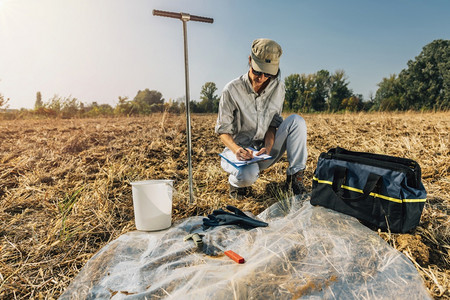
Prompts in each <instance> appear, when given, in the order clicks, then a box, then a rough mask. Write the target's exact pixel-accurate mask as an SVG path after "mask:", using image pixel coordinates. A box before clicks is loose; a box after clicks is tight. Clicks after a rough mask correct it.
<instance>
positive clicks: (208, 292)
mask: <svg viewBox="0 0 450 300" xmlns="http://www.w3.org/2000/svg"><path fill="white" fill-rule="evenodd" d="M258 218H259V219H261V220H263V221H266V222H268V223H269V227H265V228H256V229H252V230H244V229H240V228H239V227H236V226H219V227H216V228H213V229H208V230H206V231H205V232H204V234H205V236H204V238H203V241H204V243H205V245H204V248H203V250H204V251H205V252H207V253H208V254H214V255H215V256H214V255H206V254H205V253H204V252H201V251H197V248H196V247H195V245H194V243H193V242H192V241H186V242H185V241H183V238H184V236H186V235H187V234H188V233H192V232H196V231H199V232H202V228H201V224H202V219H203V218H202V217H192V218H188V219H186V220H184V221H182V222H179V223H178V224H174V225H173V226H172V227H171V228H170V229H169V230H167V231H165V232H163V233H150V232H139V231H134V232H130V233H127V234H124V235H122V236H120V237H119V238H118V239H116V240H114V241H112V242H111V243H109V244H108V245H106V246H105V247H104V248H103V249H101V250H100V251H99V252H98V253H97V254H96V255H95V256H93V257H92V258H91V259H90V260H89V261H88V262H87V263H86V265H85V266H84V267H83V269H82V270H81V271H80V273H79V274H78V276H77V277H76V278H75V279H74V280H73V282H72V283H71V284H70V285H69V287H68V288H67V290H66V291H65V293H64V294H63V295H62V296H61V297H60V299H99V298H100V299H160V298H167V299H298V298H301V299H404V298H405V297H407V298H408V299H409V300H412V299H431V297H430V296H429V294H428V292H427V290H426V289H425V287H424V285H423V282H422V279H421V277H420V276H419V274H418V272H417V270H416V269H415V267H414V266H413V264H412V263H411V262H410V261H409V260H408V259H407V258H406V257H405V256H404V255H403V254H401V253H400V252H398V251H397V250H395V249H394V248H392V247H391V246H389V245H388V244H387V243H386V242H385V241H384V240H383V239H381V238H380V237H379V236H378V235H377V234H376V233H375V232H373V231H371V230H370V229H368V228H367V227H365V226H364V225H362V224H360V223H359V222H358V221H357V220H356V219H354V218H353V217H350V216H346V215H343V214H340V213H337V212H334V211H332V210H329V209H326V208H322V207H313V206H311V205H310V203H309V195H307V196H303V197H297V198H291V199H286V200H284V201H281V202H278V203H276V204H274V205H272V206H271V207H269V208H268V209H266V210H265V211H264V212H263V213H261V214H260V215H258ZM213 243H217V244H219V245H220V246H222V247H224V248H225V249H226V250H230V249H231V250H233V251H234V252H236V253H238V254H240V255H241V256H243V257H244V258H245V263H244V264H237V263H236V262H234V261H233V260H231V259H230V258H228V257H227V256H224V255H222V254H221V253H218V252H217V250H218V249H217V247H215V246H214V245H213Z"/></svg>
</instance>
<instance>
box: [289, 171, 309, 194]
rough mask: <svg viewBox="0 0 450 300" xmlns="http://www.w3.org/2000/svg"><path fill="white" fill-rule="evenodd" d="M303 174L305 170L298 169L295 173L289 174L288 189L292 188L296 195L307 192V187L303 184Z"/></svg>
mask: <svg viewBox="0 0 450 300" xmlns="http://www.w3.org/2000/svg"><path fill="white" fill-rule="evenodd" d="M303 174H304V171H303V170H301V171H298V172H297V173H295V174H294V175H287V178H286V189H287V190H292V192H293V193H294V195H299V194H303V193H306V188H305V186H304V185H303Z"/></svg>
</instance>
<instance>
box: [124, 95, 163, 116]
mask: <svg viewBox="0 0 450 300" xmlns="http://www.w3.org/2000/svg"><path fill="white" fill-rule="evenodd" d="M163 104H164V99H163V97H162V94H161V93H160V92H158V91H155V90H151V91H150V90H149V89H145V90H143V91H138V93H137V95H136V97H134V99H133V101H132V103H131V106H132V111H133V113H140V114H141V113H142V114H149V113H152V112H162V111H163V109H164V106H163Z"/></svg>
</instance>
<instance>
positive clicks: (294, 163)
mask: <svg viewBox="0 0 450 300" xmlns="http://www.w3.org/2000/svg"><path fill="white" fill-rule="evenodd" d="M281 54H282V50H281V46H280V45H279V44H278V43H276V42H275V41H273V40H270V39H257V40H255V41H253V43H252V48H251V53H250V56H249V58H248V59H249V70H248V72H247V73H245V74H244V75H242V76H240V77H239V78H236V79H234V80H232V81H231V82H229V83H228V84H227V85H226V86H225V88H224V89H223V92H222V95H221V98H220V104H219V113H218V118H217V124H216V127H215V131H216V133H217V134H218V135H219V137H220V140H221V141H222V142H223V144H224V145H225V149H224V152H227V151H231V152H232V153H233V154H234V155H236V158H237V159H238V160H249V159H251V158H252V157H253V154H252V152H251V151H249V150H248V149H247V148H248V147H252V148H255V149H257V150H258V152H257V153H256V155H261V154H263V153H265V154H269V155H271V156H272V159H269V160H264V161H260V162H258V163H254V164H250V165H247V166H243V167H239V168H236V167H234V166H233V165H232V164H230V163H229V162H227V161H226V160H225V159H223V158H222V161H221V166H222V168H223V169H224V170H225V171H226V172H227V173H229V174H230V175H229V179H228V181H229V183H230V196H231V197H232V198H236V199H243V198H245V197H248V196H250V195H251V188H250V187H251V185H252V184H253V183H255V181H256V179H257V178H258V176H259V172H260V171H261V170H264V169H267V168H268V167H270V166H271V165H273V164H274V163H276V162H277V161H279V160H280V158H281V157H282V155H283V154H284V152H285V151H286V152H287V159H288V161H289V167H288V169H287V171H286V173H287V177H286V187H287V188H288V189H291V190H292V192H293V193H294V194H296V195H297V194H300V193H303V192H305V188H304V185H303V172H304V169H305V167H306V159H307V155H308V154H307V149H306V123H305V120H304V119H303V118H302V117H301V116H299V115H295V114H294V115H290V116H289V117H287V118H286V119H285V120H283V118H282V117H281V112H282V109H283V102H284V95H285V87H284V83H283V82H282V81H281V80H280V69H279V62H280V57H281Z"/></svg>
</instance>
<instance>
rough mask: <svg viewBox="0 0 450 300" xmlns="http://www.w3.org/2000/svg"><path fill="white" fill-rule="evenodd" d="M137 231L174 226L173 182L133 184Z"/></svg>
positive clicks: (158, 181) (150, 181)
mask: <svg viewBox="0 0 450 300" xmlns="http://www.w3.org/2000/svg"><path fill="white" fill-rule="evenodd" d="M131 186H132V194H133V206H134V219H135V223H136V229H137V230H142V231H154V230H162V229H166V228H169V227H170V225H172V191H173V180H146V181H136V182H131Z"/></svg>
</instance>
